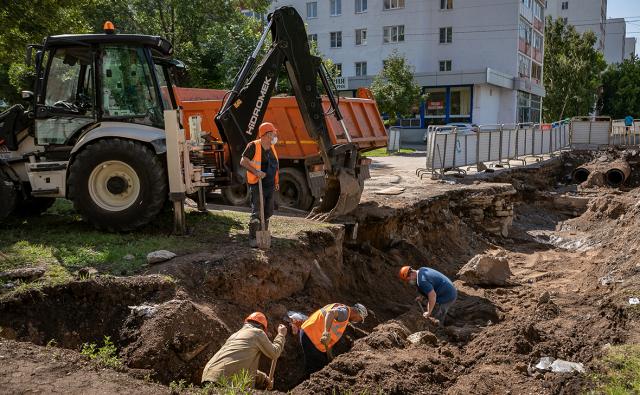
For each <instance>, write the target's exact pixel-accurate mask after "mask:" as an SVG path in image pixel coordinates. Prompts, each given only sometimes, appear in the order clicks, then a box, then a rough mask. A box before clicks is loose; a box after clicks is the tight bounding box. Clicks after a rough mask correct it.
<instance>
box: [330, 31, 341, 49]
mask: <svg viewBox="0 0 640 395" xmlns="http://www.w3.org/2000/svg"><path fill="white" fill-rule="evenodd" d="M334 34H335V44H336V45H335V46H334V36H333V35H334ZM338 41H339V42H340V45H338ZM329 47H330V48H342V30H340V31H336V32H329Z"/></svg>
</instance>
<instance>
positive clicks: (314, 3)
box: [307, 1, 318, 19]
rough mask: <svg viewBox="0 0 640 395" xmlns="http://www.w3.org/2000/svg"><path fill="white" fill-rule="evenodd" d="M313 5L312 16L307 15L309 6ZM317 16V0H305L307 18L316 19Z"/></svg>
mask: <svg viewBox="0 0 640 395" xmlns="http://www.w3.org/2000/svg"><path fill="white" fill-rule="evenodd" d="M312 4H313V5H315V13H314V15H313V16H311V15H309V6H310V5H312ZM317 18H318V2H317V1H308V2H307V19H317Z"/></svg>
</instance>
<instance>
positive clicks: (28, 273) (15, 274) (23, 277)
mask: <svg viewBox="0 0 640 395" xmlns="http://www.w3.org/2000/svg"><path fill="white" fill-rule="evenodd" d="M46 271H47V269H46V268H45V267H23V268H20V269H13V270H7V271H6V272H2V273H0V280H2V281H17V280H20V281H24V282H31V281H34V280H37V279H39V278H40V277H42V276H43V275H44V274H45V272H46Z"/></svg>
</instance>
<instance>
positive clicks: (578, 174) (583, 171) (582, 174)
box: [571, 166, 591, 184]
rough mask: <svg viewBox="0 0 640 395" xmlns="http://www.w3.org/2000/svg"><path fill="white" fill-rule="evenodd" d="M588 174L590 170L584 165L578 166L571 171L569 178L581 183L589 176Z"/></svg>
mask: <svg viewBox="0 0 640 395" xmlns="http://www.w3.org/2000/svg"><path fill="white" fill-rule="evenodd" d="M589 174H591V170H589V169H588V168H586V167H584V166H580V167H578V168H576V169H575V170H574V171H573V173H571V178H573V181H575V182H576V183H577V184H582V183H583V182H585V181H587V178H589Z"/></svg>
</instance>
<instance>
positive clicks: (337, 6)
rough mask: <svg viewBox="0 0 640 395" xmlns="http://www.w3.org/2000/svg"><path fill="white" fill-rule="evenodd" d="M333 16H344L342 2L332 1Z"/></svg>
mask: <svg viewBox="0 0 640 395" xmlns="http://www.w3.org/2000/svg"><path fill="white" fill-rule="evenodd" d="M329 9H330V10H331V16H338V15H342V0H330V4H329Z"/></svg>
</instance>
